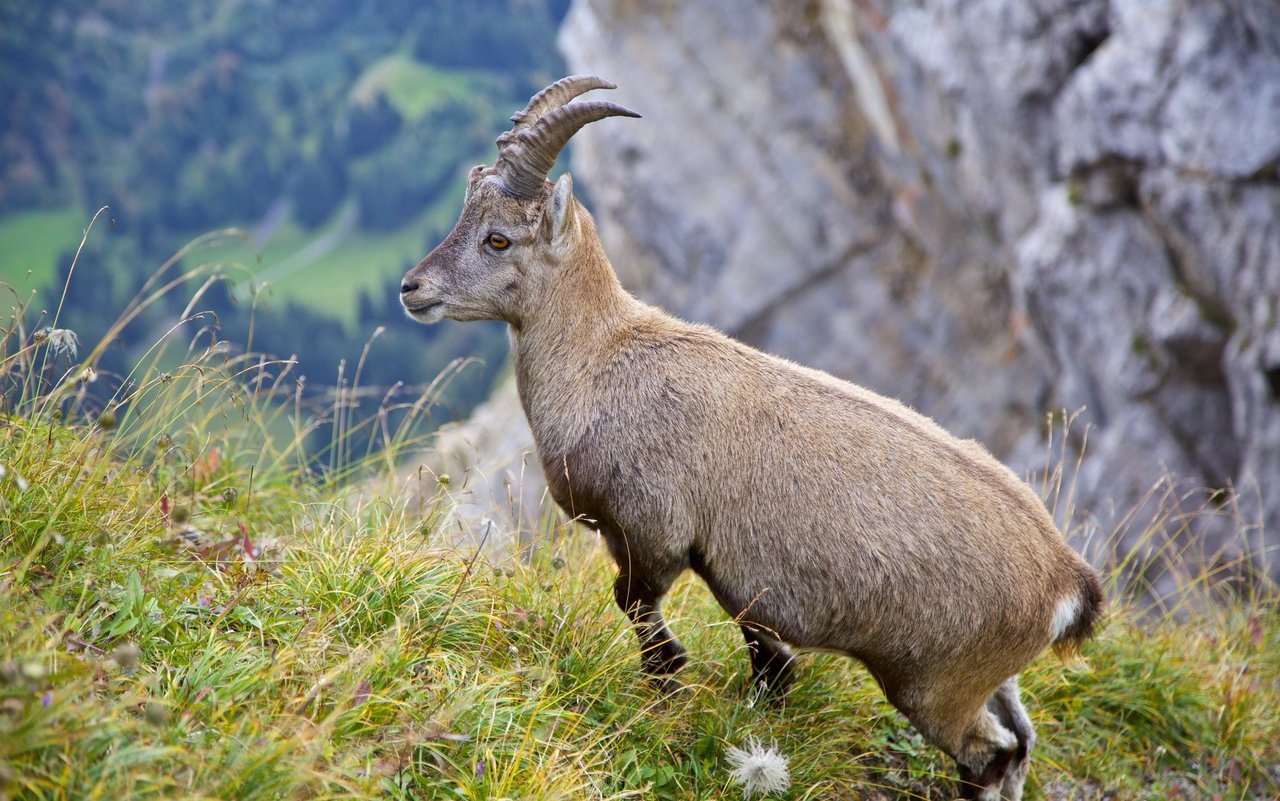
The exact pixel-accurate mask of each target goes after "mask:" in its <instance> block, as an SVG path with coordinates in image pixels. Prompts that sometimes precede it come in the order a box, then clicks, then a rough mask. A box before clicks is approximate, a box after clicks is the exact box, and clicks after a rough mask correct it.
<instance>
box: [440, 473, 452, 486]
mask: <svg viewBox="0 0 1280 801" xmlns="http://www.w3.org/2000/svg"><path fill="white" fill-rule="evenodd" d="M436 481H437V482H439V484H440V486H442V487H447V486H449V482H450V481H453V478H452V477H451V476H450V475H449V474H448V473H441V474H440V475H439V476H438V477H437V478H436Z"/></svg>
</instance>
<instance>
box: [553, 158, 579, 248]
mask: <svg viewBox="0 0 1280 801" xmlns="http://www.w3.org/2000/svg"><path fill="white" fill-rule="evenodd" d="M547 216H548V217H550V219H551V242H552V244H559V243H560V242H562V241H564V238H565V236H566V235H568V234H570V233H572V232H573V231H574V230H575V229H576V228H577V222H578V221H577V219H576V218H575V216H574V213H573V177H572V176H570V175H569V173H567V172H566V173H565V174H564V175H561V176H560V179H559V180H557V181H556V187H555V189H553V190H551V201H550V202H549V203H548V204H547Z"/></svg>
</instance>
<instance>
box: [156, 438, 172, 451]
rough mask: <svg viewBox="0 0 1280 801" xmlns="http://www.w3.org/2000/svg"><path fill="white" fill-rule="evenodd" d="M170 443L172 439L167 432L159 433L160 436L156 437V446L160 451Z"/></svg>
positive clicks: (167, 447) (166, 448)
mask: <svg viewBox="0 0 1280 801" xmlns="http://www.w3.org/2000/svg"><path fill="white" fill-rule="evenodd" d="M172 444H173V439H172V438H171V437H170V436H169V435H168V434H161V435H160V436H158V437H156V448H157V449H158V450H162V451H164V450H168V449H169V446H170V445H172Z"/></svg>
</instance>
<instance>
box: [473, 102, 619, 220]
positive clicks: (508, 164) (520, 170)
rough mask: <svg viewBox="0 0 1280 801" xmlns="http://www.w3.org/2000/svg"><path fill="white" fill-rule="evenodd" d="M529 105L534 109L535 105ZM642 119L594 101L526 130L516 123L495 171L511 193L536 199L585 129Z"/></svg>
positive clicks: (503, 140)
mask: <svg viewBox="0 0 1280 801" xmlns="http://www.w3.org/2000/svg"><path fill="white" fill-rule="evenodd" d="M554 85H555V84H553V85H552V86H554ZM584 91H585V90H584ZM534 100H537V98H536V97H535V98H534ZM529 105H530V106H533V101H530V103H529ZM639 116H640V115H639V114H637V113H636V112H634V111H632V110H631V109H629V108H627V107H625V106H619V105H618V104H617V103H607V102H601V101H595V102H590V103H570V104H569V105H567V106H561V107H560V108H558V109H556V110H554V111H550V112H547V113H545V114H544V115H543V116H541V117H539V118H538V120H537V121H536V122H534V123H532V124H530V125H527V126H525V127H521V126H520V125H519V124H518V123H517V125H516V127H515V128H513V129H512V130H510V131H508V132H507V133H504V134H503V135H502V136H500V137H498V150H499V155H498V163H497V164H495V165H494V168H495V169H496V170H497V172H498V176H499V178H500V179H501V180H502V184H503V186H505V187H506V188H507V190H508V191H510V192H511V193H513V194H515V195H519V196H521V197H536V196H537V194H538V191H539V190H540V189H541V188H542V184H543V182H544V181H546V179H547V173H549V172H551V168H552V166H554V165H555V163H556V157H557V156H559V155H560V151H561V150H563V149H564V146H565V145H566V144H567V143H568V142H569V140H570V139H572V138H573V135H574V134H576V133H577V132H578V131H580V130H581V129H582V126H584V125H586V124H588V123H592V122H595V121H597V120H602V119H604V118H605V117H639Z"/></svg>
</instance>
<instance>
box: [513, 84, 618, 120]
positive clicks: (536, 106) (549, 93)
mask: <svg viewBox="0 0 1280 801" xmlns="http://www.w3.org/2000/svg"><path fill="white" fill-rule="evenodd" d="M617 88H618V87H617V85H615V84H612V83H610V82H609V81H606V80H605V79H604V78H600V77H597V76H595V75H570V76H569V77H568V78H561V79H560V80H558V81H556V82H555V83H553V84H551V85H550V86H548V87H547V88H546V89H543V90H542V91H541V92H538V93H537V94H536V95H534V96H533V97H531V98H529V105H527V106H525V107H524V110H523V111H517V112H516V113H515V114H512V115H511V121H512V122H514V123H515V124H516V125H515V128H513V129H512V130H513V131H519V130H520V129H522V128H525V127H527V126H529V125H532V124H533V123H535V122H537V121H538V118H539V117H541V116H542V115H543V114H546V113H547V112H548V111H553V110H555V109H558V108H560V107H561V106H563V105H564V104H565V103H568V102H569V101H570V100H572V99H574V98H575V97H577V96H578V95H580V94H583V93H584V92H590V91H591V90H592V89H617Z"/></svg>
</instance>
